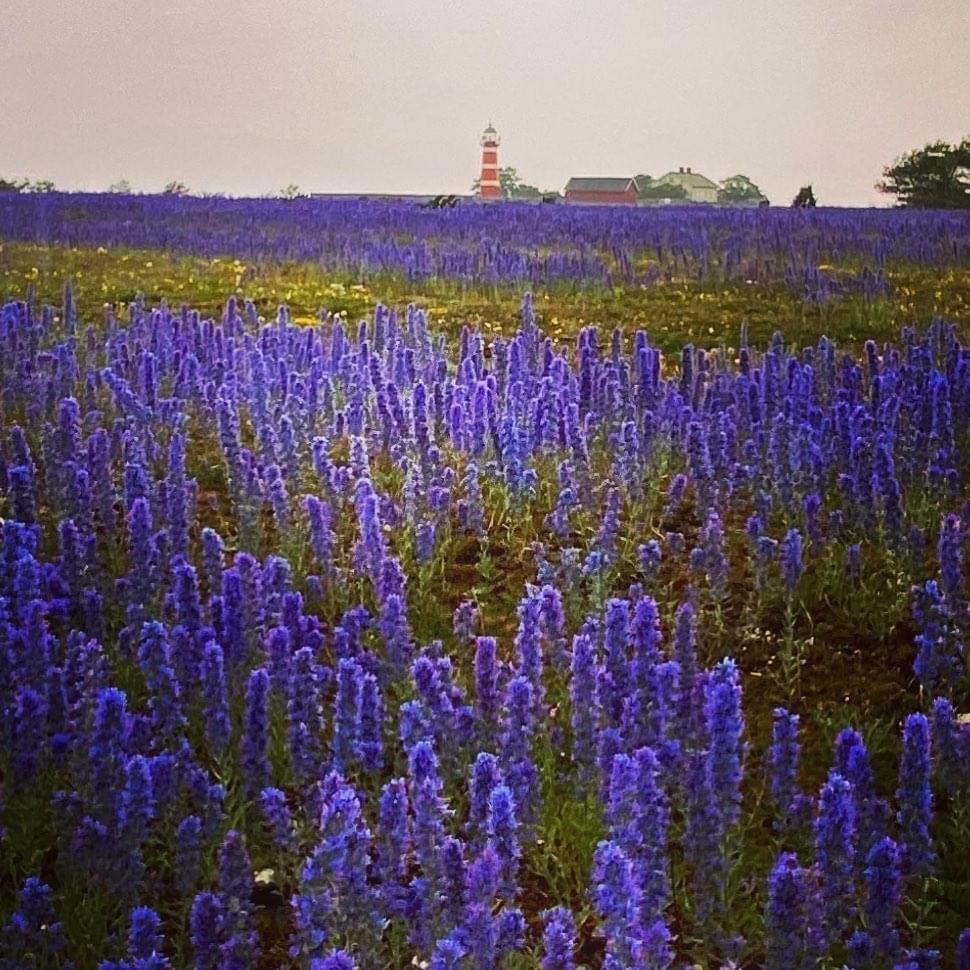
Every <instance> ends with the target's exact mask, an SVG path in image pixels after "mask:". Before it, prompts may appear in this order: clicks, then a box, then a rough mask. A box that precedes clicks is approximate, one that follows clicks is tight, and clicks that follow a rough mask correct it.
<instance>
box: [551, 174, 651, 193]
mask: <svg viewBox="0 0 970 970" xmlns="http://www.w3.org/2000/svg"><path fill="white" fill-rule="evenodd" d="M631 182H633V183H634V186H633V187H634V188H636V184H635V180H634V179H633V178H631V177H629V176H626V177H624V178H601V177H596V178H571V179H570V180H569V181H568V182H567V183H566V191H567V192H625V191H626V190H627V189H628V188H629V187H630V183H631Z"/></svg>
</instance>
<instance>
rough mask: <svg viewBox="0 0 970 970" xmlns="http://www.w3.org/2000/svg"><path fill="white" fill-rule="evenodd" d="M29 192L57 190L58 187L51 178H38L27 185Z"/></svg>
mask: <svg viewBox="0 0 970 970" xmlns="http://www.w3.org/2000/svg"><path fill="white" fill-rule="evenodd" d="M25 188H26V189H27V191H28V192H37V193H40V192H56V191H57V187H56V186H55V185H54V183H53V182H52V181H51V180H50V179H37V181H36V182H30V183H29V184H28V185H26V186H25Z"/></svg>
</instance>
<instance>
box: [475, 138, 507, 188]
mask: <svg viewBox="0 0 970 970" xmlns="http://www.w3.org/2000/svg"><path fill="white" fill-rule="evenodd" d="M501 140H502V139H501V138H500V137H499V133H498V132H497V131H496V130H495V129H494V128H493V127H492V123H491V122H489V123H488V127H487V128H486V129H485V130H484V131H483V132H482V177H481V178H480V179H479V182H478V194H479V195H480V196H481V197H482V198H483V199H500V198H502V185H501V183H500V182H499V178H498V146H499V144H500V142H501Z"/></svg>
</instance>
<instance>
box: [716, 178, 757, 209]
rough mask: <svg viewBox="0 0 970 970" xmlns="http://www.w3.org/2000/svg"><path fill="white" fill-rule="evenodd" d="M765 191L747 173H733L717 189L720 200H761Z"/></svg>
mask: <svg viewBox="0 0 970 970" xmlns="http://www.w3.org/2000/svg"><path fill="white" fill-rule="evenodd" d="M764 198H765V194H764V192H762V191H761V189H759V188H758V186H757V185H755V184H754V182H752V181H751V179H749V178H748V176H747V175H732V176H731V177H730V178H726V179H725V180H724V181H723V182H722V183H721V185H720V187H719V188H718V190H717V201H718V202H726V203H729V204H730V203H732V202H761V201H762V199H764Z"/></svg>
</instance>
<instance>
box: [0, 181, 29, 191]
mask: <svg viewBox="0 0 970 970" xmlns="http://www.w3.org/2000/svg"><path fill="white" fill-rule="evenodd" d="M26 187H27V183H26V182H25V181H24V180H23V179H0V192H23V190H24V189H25V188H26Z"/></svg>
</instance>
